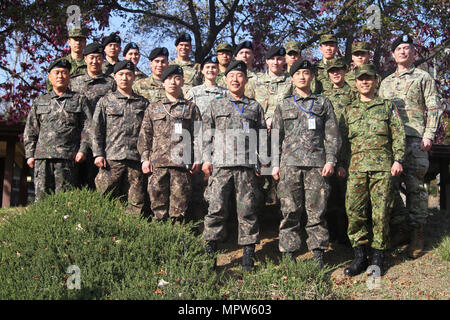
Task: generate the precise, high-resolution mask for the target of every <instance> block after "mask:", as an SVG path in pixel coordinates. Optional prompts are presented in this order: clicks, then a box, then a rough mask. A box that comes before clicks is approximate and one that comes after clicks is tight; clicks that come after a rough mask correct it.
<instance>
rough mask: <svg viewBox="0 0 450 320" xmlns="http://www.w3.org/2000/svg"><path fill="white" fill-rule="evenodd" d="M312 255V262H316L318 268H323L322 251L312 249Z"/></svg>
mask: <svg viewBox="0 0 450 320" xmlns="http://www.w3.org/2000/svg"><path fill="white" fill-rule="evenodd" d="M313 254H314V256H313V260H314V261H315V262H317V264H318V265H319V268H323V249H314V250H313Z"/></svg>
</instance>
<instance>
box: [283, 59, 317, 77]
mask: <svg viewBox="0 0 450 320" xmlns="http://www.w3.org/2000/svg"><path fill="white" fill-rule="evenodd" d="M299 69H309V70H311V71H314V69H315V68H314V65H313V64H312V63H311V62H309V61H308V60H306V59H303V60H298V61H295V62H294V64H293V65H292V66H291V69H290V70H289V74H290V75H291V77H292V76H293V75H294V73H296V72H297V71H298V70H299Z"/></svg>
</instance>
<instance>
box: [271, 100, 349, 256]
mask: <svg viewBox="0 0 450 320" xmlns="http://www.w3.org/2000/svg"><path fill="white" fill-rule="evenodd" d="M294 99H296V101H295V100H294ZM299 106H301V107H302V108H303V109H305V110H307V111H308V112H305V111H303V110H301V109H300V107H299ZM310 119H314V124H315V125H314V127H310V121H311V120H310ZM272 130H279V136H280V155H281V160H280V162H281V164H278V163H279V162H278V161H277V159H276V158H275V159H274V157H272V159H274V160H273V161H274V166H279V167H280V181H279V183H278V197H279V198H280V202H281V208H280V209H281V213H282V215H283V218H282V220H281V223H280V241H279V249H280V251H281V252H294V251H297V250H299V249H300V246H301V242H300V241H301V239H300V235H299V231H300V217H299V216H300V214H301V212H302V210H303V209H305V210H306V214H307V223H306V227H305V229H306V232H307V234H308V240H307V245H308V249H309V250H314V249H327V248H328V230H327V225H326V221H325V219H324V213H325V208H326V203H327V199H328V196H329V183H328V179H327V178H324V177H322V169H323V166H324V165H325V163H326V162H333V163H336V155H337V152H338V150H339V147H340V145H341V140H340V136H339V129H338V125H337V122H336V117H335V115H334V112H333V107H332V105H331V103H330V101H329V100H328V99H326V98H324V97H322V96H317V95H315V94H311V95H309V96H308V97H306V98H301V97H299V96H297V95H296V96H290V97H286V98H285V99H283V101H282V102H281V104H280V105H279V106H278V107H277V108H276V110H275V114H274V117H273V122H272Z"/></svg>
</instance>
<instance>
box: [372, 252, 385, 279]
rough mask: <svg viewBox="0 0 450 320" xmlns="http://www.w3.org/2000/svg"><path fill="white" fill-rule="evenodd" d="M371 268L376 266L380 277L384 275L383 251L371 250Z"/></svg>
mask: <svg viewBox="0 0 450 320" xmlns="http://www.w3.org/2000/svg"><path fill="white" fill-rule="evenodd" d="M371 265H372V266H377V267H378V268H379V269H380V274H379V275H380V276H382V275H383V274H384V251H383V250H377V249H373V254H372V262H371Z"/></svg>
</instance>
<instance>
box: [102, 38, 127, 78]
mask: <svg viewBox="0 0 450 320" xmlns="http://www.w3.org/2000/svg"><path fill="white" fill-rule="evenodd" d="M121 43H122V39H121V38H120V36H119V35H118V34H117V33H115V32H113V33H111V34H110V35H109V36H107V37H105V38H104V39H103V41H102V45H103V48H104V50H105V55H106V59H105V61H104V62H103V66H102V71H103V73H104V74H105V75H107V76H109V75H110V74H112V73H113V72H114V65H115V64H116V63H117V62H119V61H120V60H119V54H120V44H121Z"/></svg>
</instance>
